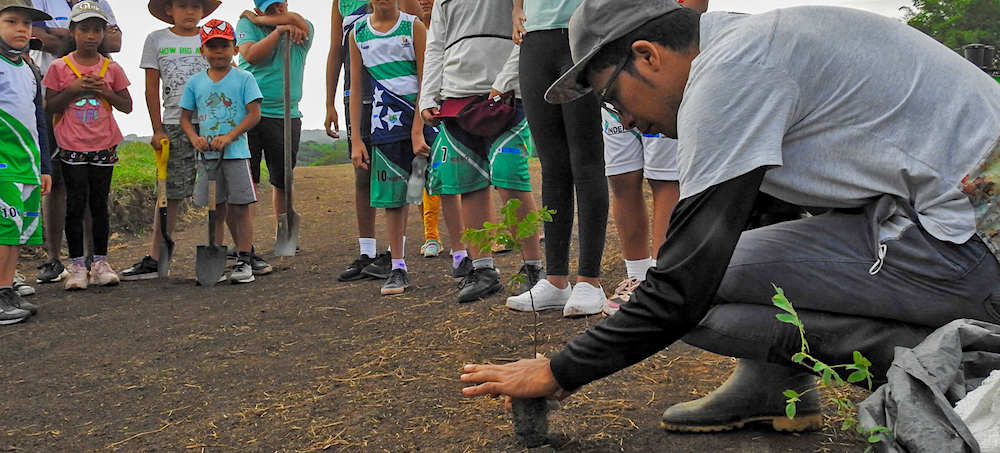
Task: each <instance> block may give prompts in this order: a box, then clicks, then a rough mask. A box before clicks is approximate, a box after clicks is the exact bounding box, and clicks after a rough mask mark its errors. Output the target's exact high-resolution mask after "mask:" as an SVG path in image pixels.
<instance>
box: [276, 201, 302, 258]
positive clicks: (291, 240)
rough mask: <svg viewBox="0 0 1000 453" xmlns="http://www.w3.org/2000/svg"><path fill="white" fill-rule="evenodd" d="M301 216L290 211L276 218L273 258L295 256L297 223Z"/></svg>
mask: <svg viewBox="0 0 1000 453" xmlns="http://www.w3.org/2000/svg"><path fill="white" fill-rule="evenodd" d="M301 219H302V216H300V215H299V213H297V212H295V211H292V212H291V214H289V213H285V214H281V215H279V216H278V233H277V234H276V235H275V238H274V255H275V256H295V249H296V248H297V247H298V245H299V223H300V221H301Z"/></svg>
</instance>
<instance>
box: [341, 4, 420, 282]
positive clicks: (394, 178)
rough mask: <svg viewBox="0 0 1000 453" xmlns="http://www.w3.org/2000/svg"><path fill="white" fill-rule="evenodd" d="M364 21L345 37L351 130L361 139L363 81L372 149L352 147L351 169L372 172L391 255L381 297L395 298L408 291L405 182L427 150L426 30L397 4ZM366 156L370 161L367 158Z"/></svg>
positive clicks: (378, 8)
mask: <svg viewBox="0 0 1000 453" xmlns="http://www.w3.org/2000/svg"><path fill="white" fill-rule="evenodd" d="M372 6H373V11H372V13H371V14H369V15H368V17H367V18H365V19H362V20H359V21H358V22H356V24H355V26H354V30H352V32H351V35H350V38H349V46H350V51H351V72H352V73H353V74H354V75H355V77H354V78H352V79H351V109H350V114H351V127H352V128H353V129H354V130H353V131H352V135H354V136H359V135H360V134H361V103H362V101H363V99H362V98H363V97H364V94H363V93H362V91H363V88H362V83H363V82H362V80H363V78H366V79H369V80H370V81H371V84H372V86H373V89H374V96H373V98H374V103H373V104H372V117H371V121H372V128H371V146H372V154H371V156H369V154H368V149H367V146H366V145H365V144H364V143H363V142H362V141H360V140H358V141H355V142H353V143H352V147H353V149H352V150H351V160H352V161H353V162H354V166H355V168H365V169H369V170H370V171H371V175H372V180H371V206H372V207H373V208H384V209H385V213H386V224H387V230H388V233H389V246H390V248H391V250H392V254H391V255H389V256H390V259H391V263H392V264H391V269H390V271H389V274H388V276H387V280H386V282H385V284H384V285H383V286H382V290H381V293H382V294H383V295H388V294H399V293H402V292H403V291H404V290H406V288H407V286H409V277H408V275H407V269H406V262H405V261H404V255H405V246H404V241H405V237H404V233H405V231H406V215H407V212H408V210H407V207H408V205H407V203H406V192H407V180H408V179H409V176H410V172H411V171H412V168H411V167H412V165H411V164H412V161H413V156H414V154H416V155H420V156H423V157H425V158H426V157H427V156H428V154H429V151H430V147H429V146H427V142H426V138H425V135H424V124H423V122H422V121H420V118H418V117H415V115H414V110H415V107H416V106H415V103H416V100H417V92H418V91H419V89H420V71H421V68H422V67H423V56H424V42H425V39H426V31H425V29H424V26H423V24H422V23H421V22H420V21H419V20H417V17H416V16H413V15H410V14H405V13H401V12H400V11H399V8H398V6H397V2H391V1H390V2H380V3H378V4H373V5H372ZM369 157H370V158H369Z"/></svg>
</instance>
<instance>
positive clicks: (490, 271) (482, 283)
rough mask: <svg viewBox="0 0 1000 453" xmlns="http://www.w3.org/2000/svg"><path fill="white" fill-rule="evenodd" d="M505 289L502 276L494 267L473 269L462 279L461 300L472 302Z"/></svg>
mask: <svg viewBox="0 0 1000 453" xmlns="http://www.w3.org/2000/svg"><path fill="white" fill-rule="evenodd" d="M501 289H503V285H501V284H500V276H499V275H497V270H496V269H494V268H492V267H484V268H481V269H473V270H472V272H469V275H468V276H466V277H465V280H463V281H462V290H461V291H459V292H458V301H459V302H472V301H475V300H479V299H482V298H484V297H486V296H489V295H490V294H493V293H498V292H500V290H501Z"/></svg>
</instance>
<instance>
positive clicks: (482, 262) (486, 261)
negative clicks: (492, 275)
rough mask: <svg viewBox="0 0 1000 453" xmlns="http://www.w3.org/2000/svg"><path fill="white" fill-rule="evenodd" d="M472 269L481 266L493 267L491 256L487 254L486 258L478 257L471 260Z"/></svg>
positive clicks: (480, 267) (481, 267)
mask: <svg viewBox="0 0 1000 453" xmlns="http://www.w3.org/2000/svg"><path fill="white" fill-rule="evenodd" d="M472 268H473V269H483V268H490V269H492V268H493V257H492V256H489V257H486V258H479V259H477V260H472Z"/></svg>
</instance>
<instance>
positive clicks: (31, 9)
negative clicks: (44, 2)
mask: <svg viewBox="0 0 1000 453" xmlns="http://www.w3.org/2000/svg"><path fill="white" fill-rule="evenodd" d="M9 8H15V9H20V10H23V11H25V12H27V13H28V14H29V15H30V16H31V20H33V21H42V20H52V16H50V15H48V14H47V13H46V12H45V11H42V10H40V9H35V5H34V4H33V3H31V0H0V12H3V11H6V10H7V9H9Z"/></svg>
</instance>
